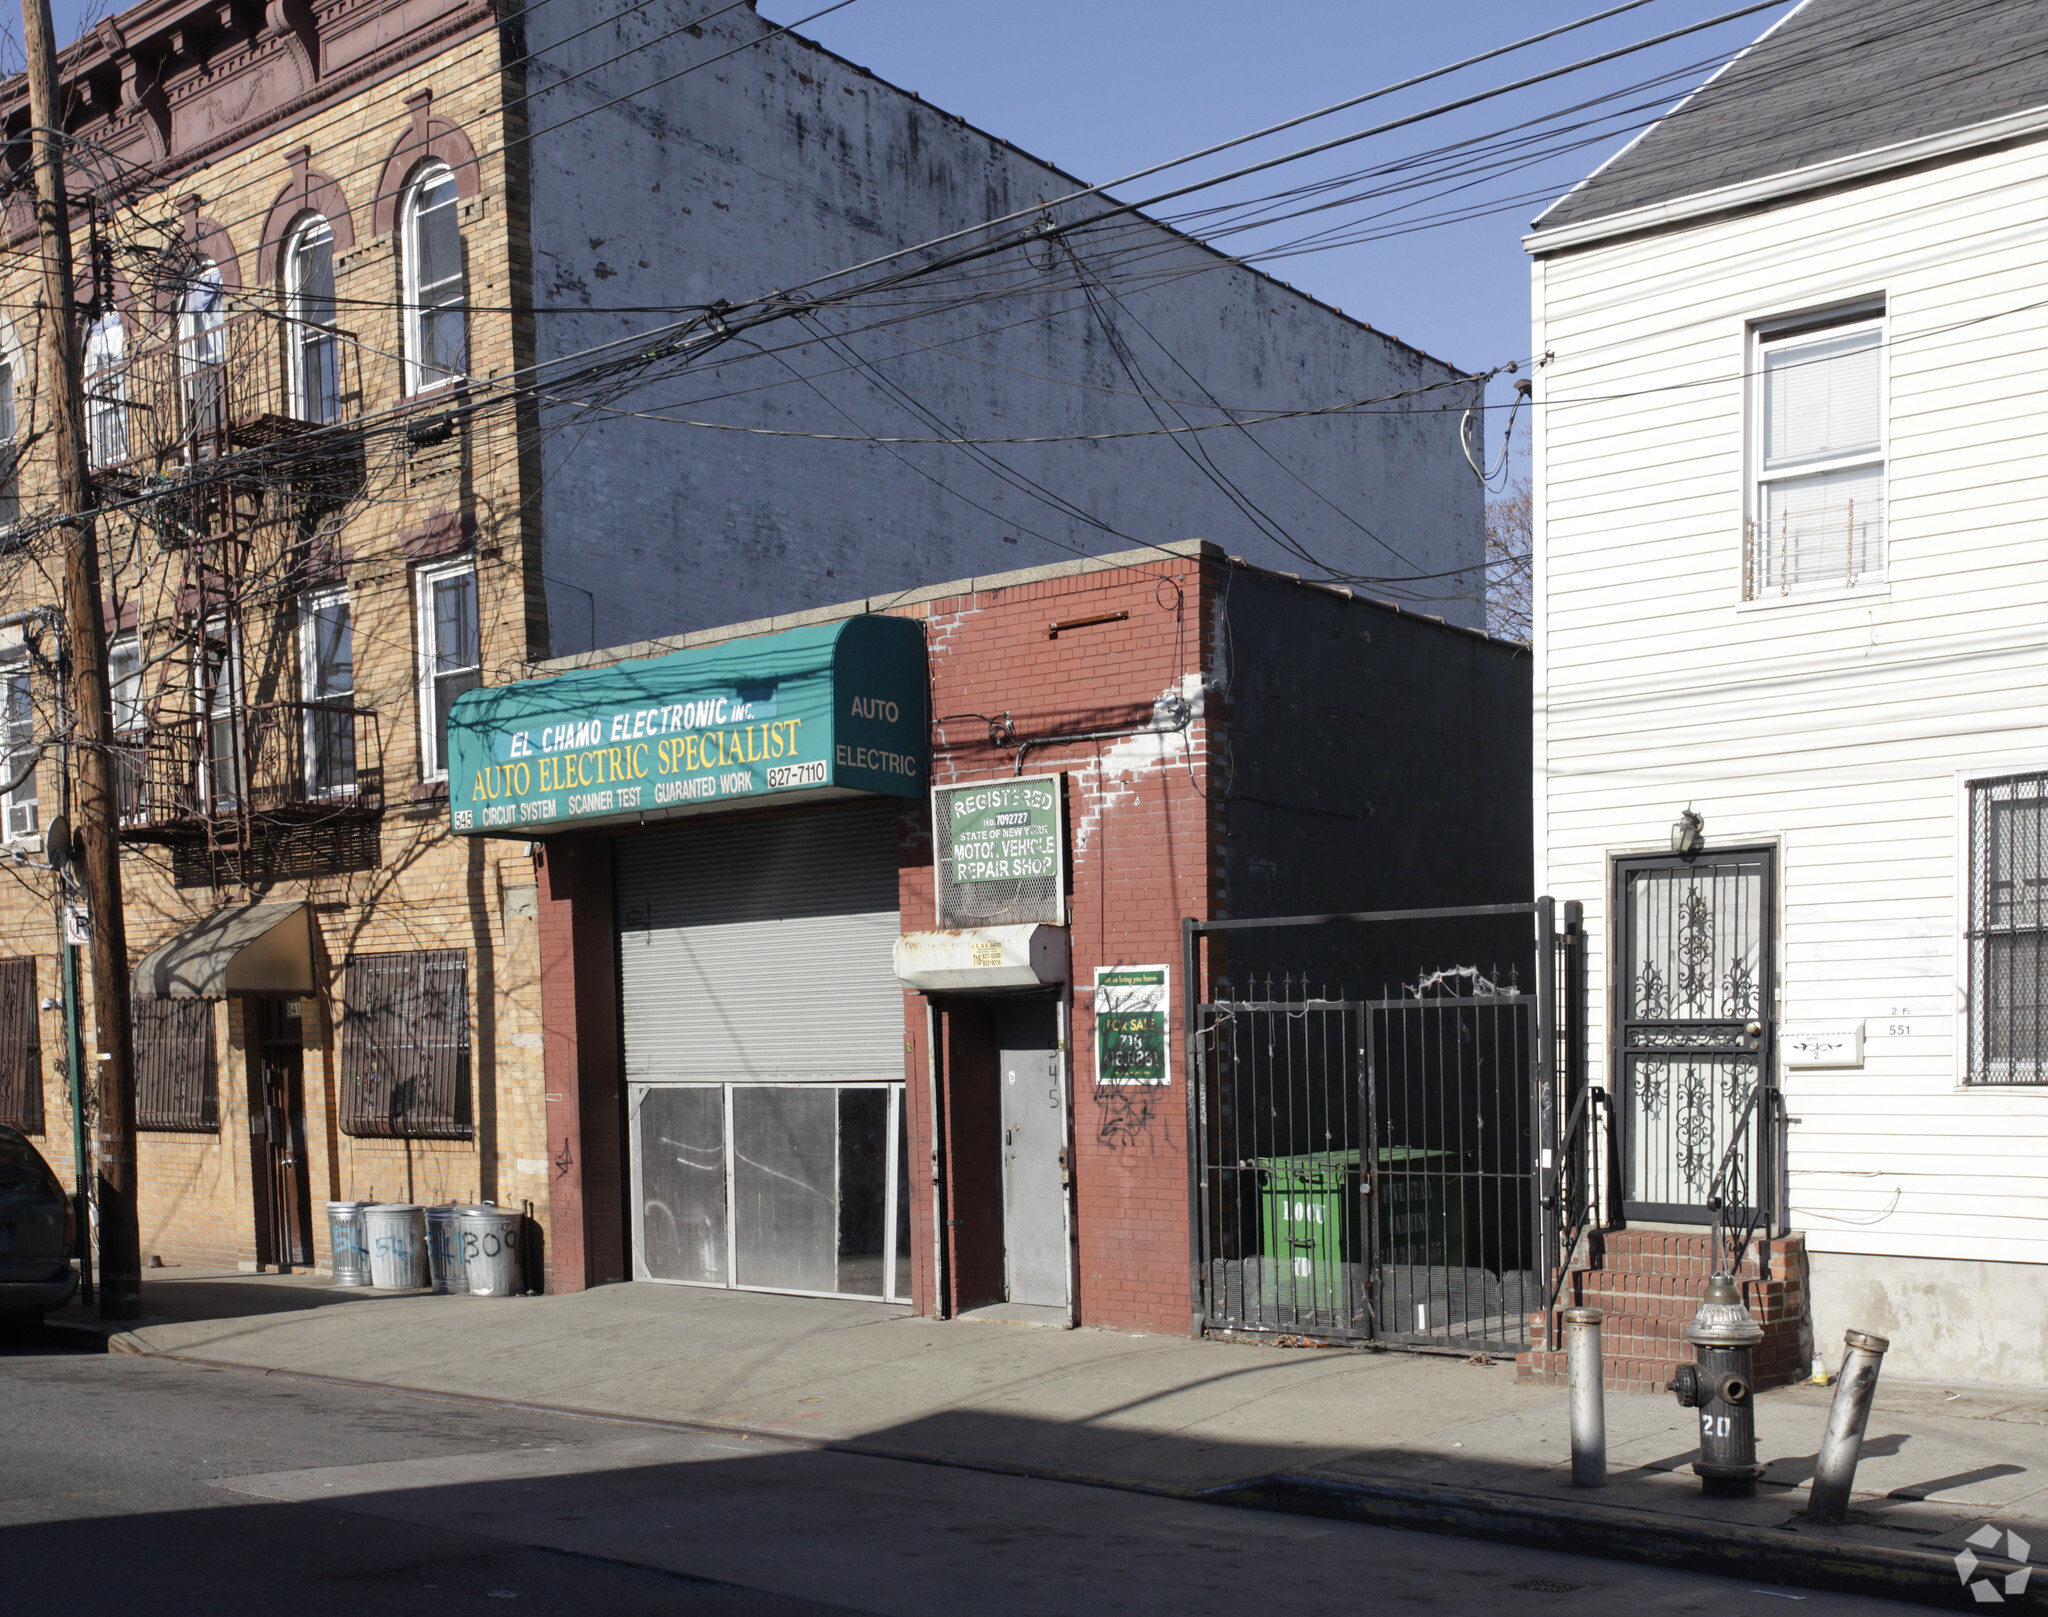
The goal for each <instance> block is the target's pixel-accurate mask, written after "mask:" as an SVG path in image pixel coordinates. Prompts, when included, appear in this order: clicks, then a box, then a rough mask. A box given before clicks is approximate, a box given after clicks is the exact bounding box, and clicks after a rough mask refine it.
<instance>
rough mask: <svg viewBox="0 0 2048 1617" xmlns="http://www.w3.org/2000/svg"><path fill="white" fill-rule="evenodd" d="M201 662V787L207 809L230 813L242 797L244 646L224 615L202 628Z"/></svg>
mask: <svg viewBox="0 0 2048 1617" xmlns="http://www.w3.org/2000/svg"><path fill="white" fill-rule="evenodd" d="M198 664H199V670H198V671H199V690H198V698H199V711H200V717H201V721H202V723H201V727H202V729H203V731H204V734H205V745H204V749H203V752H202V755H201V758H200V764H199V767H200V771H201V773H202V775H203V777H204V778H203V779H202V781H201V782H200V790H201V793H202V796H203V800H204V802H205V805H206V812H207V813H211V814H231V813H233V812H234V811H235V810H236V809H238V808H239V807H241V802H242V648H241V645H240V636H239V635H237V634H236V632H235V630H234V628H233V627H232V626H231V625H230V624H229V623H228V622H227V620H226V619H224V618H214V619H211V620H210V621H209V622H208V623H207V624H206V625H205V627H204V628H203V629H202V630H201V631H200V639H199V657H198Z"/></svg>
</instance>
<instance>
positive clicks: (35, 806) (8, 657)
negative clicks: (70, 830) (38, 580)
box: [0, 643, 43, 847]
mask: <svg viewBox="0 0 2048 1617" xmlns="http://www.w3.org/2000/svg"><path fill="white" fill-rule="evenodd" d="M17 687H18V688H19V690H20V699H21V703H22V710H23V711H22V715H21V717H20V719H19V720H17V715H16V712H15V693H16V689H17ZM17 722H20V723H23V724H25V725H26V734H25V735H23V736H19V737H17V736H16V734H15V728H16V724H17ZM35 733H36V697H35V664H34V661H33V659H31V657H30V656H29V650H28V647H27V646H26V645H24V644H20V643H16V644H15V645H13V646H8V647H0V784H4V783H5V782H7V781H10V780H12V779H13V778H14V772H15V771H16V770H17V769H19V768H20V767H21V765H22V763H23V762H24V761H25V760H26V758H27V757H28V756H29V755H30V754H32V753H33V752H34V751H35V750H36V738H35ZM22 809H26V810H27V811H28V813H29V816H30V819H29V821H28V823H27V825H26V827H25V828H22V827H20V826H18V825H17V823H16V818H15V816H16V813H17V811H19V810H22ZM42 834H43V817H42V796H41V792H40V789H39V787H38V783H37V780H36V776H35V773H34V772H31V773H30V775H29V776H28V778H27V779H26V780H25V781H23V782H22V783H21V785H19V786H18V787H16V788H15V789H14V790H12V791H8V792H0V843H5V844H6V845H8V846H10V847H13V846H19V845H22V844H26V843H32V842H35V841H36V840H37V839H38V838H40V837H41V836H42Z"/></svg>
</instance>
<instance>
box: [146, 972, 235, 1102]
mask: <svg viewBox="0 0 2048 1617" xmlns="http://www.w3.org/2000/svg"><path fill="white" fill-rule="evenodd" d="M135 1126H136V1127H137V1128H139V1129H147V1130H150V1131H151V1132H155V1133H164V1134H213V1133H216V1132H217V1131H218V1130H219V1128H220V1077H219V1068H218V1065H217V1060H216V1056H215V1049H214V1042H213V1001H212V1000H210V999H156V998H154V997H148V996H145V997H143V998H140V999H137V1000H136V1001H135Z"/></svg>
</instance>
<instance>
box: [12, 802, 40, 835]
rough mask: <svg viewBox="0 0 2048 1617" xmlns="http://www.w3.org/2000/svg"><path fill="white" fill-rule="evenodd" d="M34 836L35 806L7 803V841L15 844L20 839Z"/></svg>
mask: <svg viewBox="0 0 2048 1617" xmlns="http://www.w3.org/2000/svg"><path fill="white" fill-rule="evenodd" d="M35 834H36V805H35V804H33V803H9V804H8V805H7V840H8V841H10V842H15V841H18V840H20V839H21V838H22V837H32V836H34V835H35Z"/></svg>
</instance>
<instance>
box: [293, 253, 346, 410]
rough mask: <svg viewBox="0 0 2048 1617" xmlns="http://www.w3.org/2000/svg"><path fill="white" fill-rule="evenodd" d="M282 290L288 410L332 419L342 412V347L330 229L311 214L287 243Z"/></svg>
mask: <svg viewBox="0 0 2048 1617" xmlns="http://www.w3.org/2000/svg"><path fill="white" fill-rule="evenodd" d="M284 291H285V303H286V306H287V311H288V312H287V326H286V330H287V333H288V340H289V341H290V344H291V381H292V414H293V415H295V416H297V417H298V418H299V419H300V420H301V421H333V420H335V419H336V418H337V417H339V416H340V414H341V353H340V348H339V342H340V339H339V336H338V335H337V333H336V332H335V329H334V232H333V230H332V229H330V228H329V226H328V223H327V221H326V220H325V219H323V218H322V217H321V216H320V215H319V214H317V213H316V214H311V215H309V216H308V217H307V218H306V219H304V220H303V221H301V222H300V224H299V227H298V229H296V230H294V231H293V232H292V237H291V243H290V245H289V246H288V247H287V248H286V249H285V258H284Z"/></svg>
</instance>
